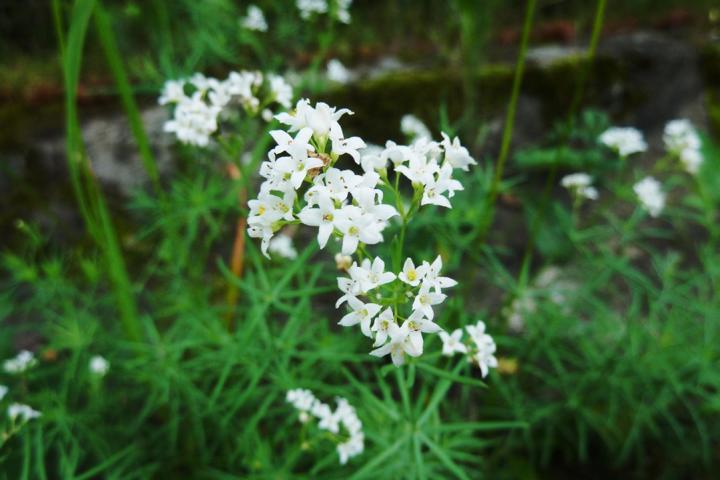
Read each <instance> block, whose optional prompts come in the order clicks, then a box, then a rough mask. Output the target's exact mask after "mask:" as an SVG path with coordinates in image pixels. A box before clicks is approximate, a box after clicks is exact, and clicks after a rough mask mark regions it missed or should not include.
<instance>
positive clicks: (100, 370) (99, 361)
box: [88, 355, 110, 377]
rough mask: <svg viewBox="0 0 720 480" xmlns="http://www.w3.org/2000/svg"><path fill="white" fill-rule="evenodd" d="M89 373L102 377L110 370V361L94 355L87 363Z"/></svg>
mask: <svg viewBox="0 0 720 480" xmlns="http://www.w3.org/2000/svg"><path fill="white" fill-rule="evenodd" d="M88 368H89V370H90V373H92V374H93V375H97V376H98V377H104V376H105V375H106V374H107V372H108V371H109V370H110V362H108V361H107V360H106V359H105V358H103V357H101V356H100V355H95V356H93V357H92V358H91V359H90V363H89V364H88Z"/></svg>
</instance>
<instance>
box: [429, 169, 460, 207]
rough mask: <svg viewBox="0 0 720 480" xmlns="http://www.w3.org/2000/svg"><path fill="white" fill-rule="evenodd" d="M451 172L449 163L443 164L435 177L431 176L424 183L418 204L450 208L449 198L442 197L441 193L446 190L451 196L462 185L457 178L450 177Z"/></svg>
mask: <svg viewBox="0 0 720 480" xmlns="http://www.w3.org/2000/svg"><path fill="white" fill-rule="evenodd" d="M451 174H452V167H451V166H450V165H449V164H445V165H443V166H442V167H441V168H440V171H439V172H438V176H437V178H432V179H431V180H430V181H429V182H427V183H426V184H425V188H424V190H423V196H422V200H421V202H420V204H421V205H428V204H432V205H439V206H441V207H445V208H452V205H451V204H450V200H448V198H446V197H444V196H443V194H444V193H446V192H447V195H448V197H450V198H452V197H453V196H454V195H455V191H456V190H463V186H462V184H461V183H460V182H458V181H457V180H454V179H452V178H451V177H450V175H451Z"/></svg>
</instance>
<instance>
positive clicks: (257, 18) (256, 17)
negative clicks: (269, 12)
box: [240, 5, 268, 32]
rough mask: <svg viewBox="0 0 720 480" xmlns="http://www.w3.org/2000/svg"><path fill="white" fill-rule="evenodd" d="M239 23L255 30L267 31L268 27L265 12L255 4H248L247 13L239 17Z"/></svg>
mask: <svg viewBox="0 0 720 480" xmlns="http://www.w3.org/2000/svg"><path fill="white" fill-rule="evenodd" d="M240 25H242V27H243V28H246V29H248V30H255V31H257V32H267V29H268V24H267V21H266V20H265V14H264V13H263V11H262V10H261V9H260V7H258V6H257V5H250V6H248V9H247V15H246V16H245V17H243V18H241V19H240Z"/></svg>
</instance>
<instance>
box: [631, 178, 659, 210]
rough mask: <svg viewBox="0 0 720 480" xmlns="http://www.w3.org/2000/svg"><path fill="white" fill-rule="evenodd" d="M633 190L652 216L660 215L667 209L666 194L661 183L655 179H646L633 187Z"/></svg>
mask: <svg viewBox="0 0 720 480" xmlns="http://www.w3.org/2000/svg"><path fill="white" fill-rule="evenodd" d="M633 190H635V193H636V194H637V196H638V198H639V199H640V203H641V204H642V205H643V207H645V209H646V210H647V211H648V213H650V216H652V217H657V216H659V215H660V213H661V212H662V211H663V209H664V208H665V193H664V192H663V191H662V188H661V185H660V182H658V181H657V180H655V179H654V178H653V177H645V178H643V179H642V180H640V181H639V182H637V183H636V184H635V185H634V186H633Z"/></svg>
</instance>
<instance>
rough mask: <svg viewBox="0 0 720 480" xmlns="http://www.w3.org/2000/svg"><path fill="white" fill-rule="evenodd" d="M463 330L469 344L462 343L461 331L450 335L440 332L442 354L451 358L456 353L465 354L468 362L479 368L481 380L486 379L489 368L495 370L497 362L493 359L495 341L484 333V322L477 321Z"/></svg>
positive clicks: (457, 330)
mask: <svg viewBox="0 0 720 480" xmlns="http://www.w3.org/2000/svg"><path fill="white" fill-rule="evenodd" d="M465 330H466V331H467V333H468V336H469V337H470V343H469V344H465V343H463V342H462V336H463V331H462V329H460V328H458V329H456V330H454V331H453V332H452V333H451V334H449V335H448V334H447V333H446V332H440V340H442V342H443V349H442V354H443V355H445V356H446V357H452V356H453V355H455V354H456V353H462V354H466V355H467V356H468V361H469V362H472V363H474V364H476V365H477V366H478V367H480V372H481V374H482V376H483V378H485V377H487V375H488V373H489V371H490V369H491V368H497V365H498V362H497V358H495V350H496V349H497V347H496V345H495V340H493V338H492V337H491V336H490V335H488V334H487V333H485V322H483V321H482V320H479V321H478V322H477V323H476V324H475V325H467V326H466V327H465Z"/></svg>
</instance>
